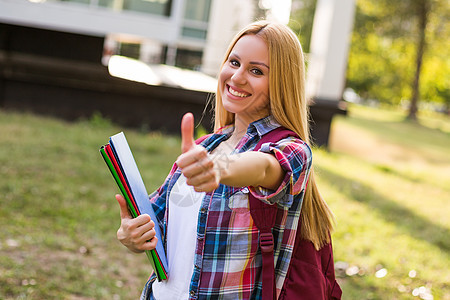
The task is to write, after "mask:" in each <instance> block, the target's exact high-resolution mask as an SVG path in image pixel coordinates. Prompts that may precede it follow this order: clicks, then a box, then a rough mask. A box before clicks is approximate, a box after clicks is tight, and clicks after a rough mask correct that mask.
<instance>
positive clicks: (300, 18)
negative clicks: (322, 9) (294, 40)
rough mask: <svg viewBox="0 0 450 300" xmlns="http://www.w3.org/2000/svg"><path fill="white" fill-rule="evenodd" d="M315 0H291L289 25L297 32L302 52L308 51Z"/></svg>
mask: <svg viewBox="0 0 450 300" xmlns="http://www.w3.org/2000/svg"><path fill="white" fill-rule="evenodd" d="M316 3H317V0H294V1H292V13H291V20H290V22H289V27H290V28H291V29H292V30H293V31H294V32H295V33H296V34H297V36H298V37H299V40H300V43H301V45H302V48H303V52H305V53H308V52H309V46H310V44H311V33H312V27H313V22H314V12H315V9H316Z"/></svg>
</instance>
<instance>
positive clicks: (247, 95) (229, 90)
mask: <svg viewBox="0 0 450 300" xmlns="http://www.w3.org/2000/svg"><path fill="white" fill-rule="evenodd" d="M227 88H228V92H229V93H230V94H231V95H233V96H235V97H239V98H246V97H249V96H250V95H251V94H249V93H245V92H239V91H236V90H234V89H233V88H232V87H231V86H229V85H227Z"/></svg>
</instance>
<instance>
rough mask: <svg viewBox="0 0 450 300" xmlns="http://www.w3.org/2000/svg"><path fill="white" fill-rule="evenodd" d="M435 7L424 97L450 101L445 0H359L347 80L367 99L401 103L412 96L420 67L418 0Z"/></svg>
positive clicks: (423, 76) (422, 86) (430, 18)
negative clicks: (418, 57) (416, 73)
mask: <svg viewBox="0 0 450 300" xmlns="http://www.w3.org/2000/svg"><path fill="white" fill-rule="evenodd" d="M422 1H425V2H426V3H427V5H429V7H430V12H429V13H428V25H427V28H426V48H425V55H424V58H423V64H422V72H421V77H420V99H421V100H423V101H427V102H434V103H441V104H445V105H447V107H448V106H449V101H450V100H449V99H450V97H449V95H450V90H449V87H450V81H449V80H450V79H449V76H448V74H449V73H450V61H449V59H448V57H450V50H449V49H450V48H449V47H448V45H447V39H446V38H443V37H448V36H449V34H450V32H449V26H448V22H447V21H446V20H448V17H449V16H448V14H449V11H448V9H445V6H446V4H445V2H446V1H444V0H405V1H389V0H378V1H373V0H358V1H357V9H356V16H355V25H354V31H353V36H352V44H351V49H350V55H349V65H348V73H347V86H348V87H351V88H353V89H354V90H355V91H356V92H357V93H359V94H360V95H361V96H362V97H363V98H365V99H377V100H378V101H381V102H385V103H391V104H398V103H400V101H401V100H402V99H406V100H408V99H410V98H411V84H412V81H413V77H414V72H415V68H416V47H417V36H418V34H419V32H418V26H417V22H418V17H417V14H418V12H417V11H418V8H417V7H418V5H419V4H420V3H421V2H422Z"/></svg>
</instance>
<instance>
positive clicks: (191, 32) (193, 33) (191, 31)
mask: <svg viewBox="0 0 450 300" xmlns="http://www.w3.org/2000/svg"><path fill="white" fill-rule="evenodd" d="M206 32H207V31H206V30H204V29H198V28H189V27H183V30H182V31H181V34H182V35H183V36H184V37H190V38H195V39H202V40H205V39H206Z"/></svg>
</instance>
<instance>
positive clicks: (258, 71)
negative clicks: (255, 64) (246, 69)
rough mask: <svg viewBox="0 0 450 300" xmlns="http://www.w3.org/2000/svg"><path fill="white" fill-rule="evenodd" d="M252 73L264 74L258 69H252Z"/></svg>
mask: <svg viewBox="0 0 450 300" xmlns="http://www.w3.org/2000/svg"><path fill="white" fill-rule="evenodd" d="M252 73H253V74H255V75H264V74H263V72H262V71H261V70H260V69H252Z"/></svg>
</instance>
